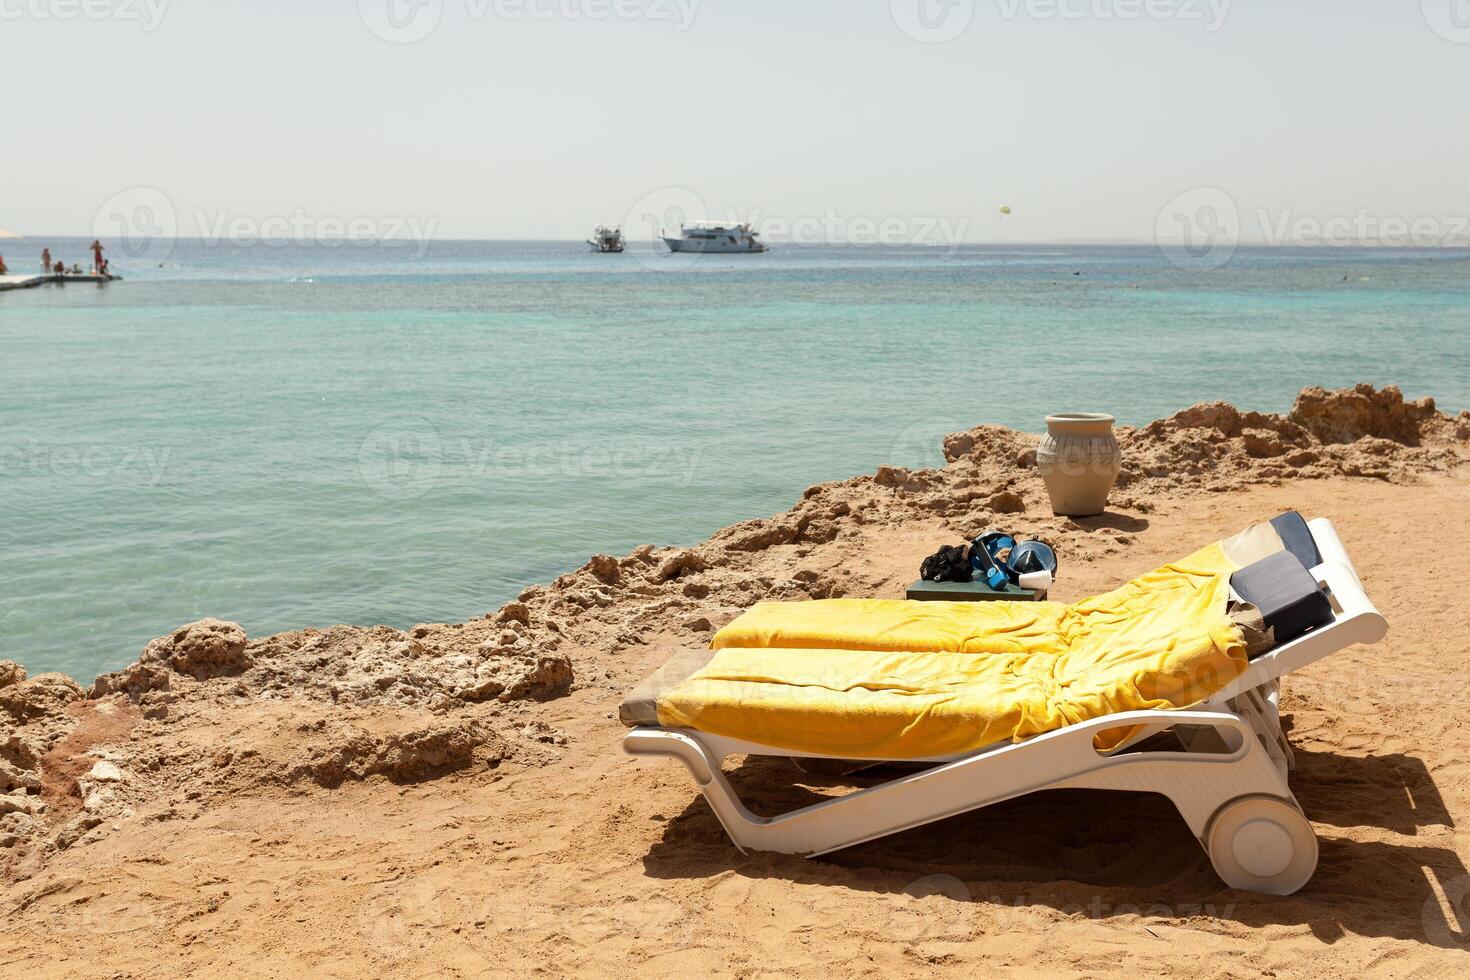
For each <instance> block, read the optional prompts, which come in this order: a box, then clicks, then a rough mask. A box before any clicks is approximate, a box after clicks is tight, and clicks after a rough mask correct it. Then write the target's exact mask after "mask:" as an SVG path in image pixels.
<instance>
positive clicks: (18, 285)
mask: <svg viewBox="0 0 1470 980" xmlns="http://www.w3.org/2000/svg"><path fill="white" fill-rule="evenodd" d="M121 278H122V276H113V275H101V274H99V273H96V272H76V273H73V272H63V273H62V274H61V275H56V274H55V273H51V274H48V275H42V276H18V275H8V276H0V292H4V291H5V290H7V289H31V288H33V287H35V286H40V285H43V284H45V283H48V282H55V283H68V282H112V281H113V280H114V279H121Z"/></svg>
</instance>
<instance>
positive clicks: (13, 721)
mask: <svg viewBox="0 0 1470 980" xmlns="http://www.w3.org/2000/svg"><path fill="white" fill-rule="evenodd" d="M7 663H8V662H7ZM11 666H13V665H11ZM3 676H5V677H7V678H9V683H6V684H4V685H3V686H0V847H13V846H15V845H16V844H19V843H21V842H22V841H26V840H29V839H32V838H34V837H35V836H37V835H38V834H40V833H41V832H42V830H43V826H42V824H41V822H40V821H41V817H42V815H43V814H44V813H45V812H46V808H47V807H46V803H45V802H44V801H43V800H42V798H41V792H42V787H43V783H44V780H45V777H46V772H45V767H44V766H43V764H42V760H43V758H44V757H45V756H46V754H47V753H48V752H50V751H51V750H52V749H53V748H54V747H55V746H56V745H57V744H58V743H60V742H61V741H62V740H63V739H65V738H66V737H67V735H69V734H71V732H72V730H73V729H74V728H76V725H77V721H76V718H75V717H74V716H73V715H72V713H71V711H70V710H69V709H70V708H71V706H72V705H73V704H74V703H76V702H77V701H80V700H81V699H82V698H83V697H84V696H85V695H84V694H83V692H82V689H81V687H79V686H78V685H77V684H76V682H75V681H73V680H72V679H71V678H69V677H64V676H62V675H61V674H41V675H39V676H37V677H33V678H31V679H29V680H26V679H25V672H24V671H22V670H20V669H19V668H16V669H14V670H6V671H3ZM17 678H19V679H17Z"/></svg>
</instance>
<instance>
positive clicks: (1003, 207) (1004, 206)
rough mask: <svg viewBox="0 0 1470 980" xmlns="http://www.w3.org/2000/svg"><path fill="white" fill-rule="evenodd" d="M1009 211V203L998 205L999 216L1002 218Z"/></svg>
mask: <svg viewBox="0 0 1470 980" xmlns="http://www.w3.org/2000/svg"><path fill="white" fill-rule="evenodd" d="M1010 213H1011V206H1010V205H1009V204H1002V205H1001V206H1000V216H1001V217H1002V218H1004V217H1005V216H1006V215H1008V214H1010Z"/></svg>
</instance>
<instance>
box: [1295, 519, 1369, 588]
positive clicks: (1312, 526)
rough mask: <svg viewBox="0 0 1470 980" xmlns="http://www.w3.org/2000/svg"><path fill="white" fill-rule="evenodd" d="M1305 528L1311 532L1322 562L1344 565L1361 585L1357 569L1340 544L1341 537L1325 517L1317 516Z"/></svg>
mask: <svg viewBox="0 0 1470 980" xmlns="http://www.w3.org/2000/svg"><path fill="white" fill-rule="evenodd" d="M1307 529H1308V530H1310V531H1311V532H1312V540H1313V541H1315V542H1316V543H1317V553H1318V554H1320V555H1321V556H1322V563H1323V564H1324V565H1325V564H1327V563H1329V562H1338V563H1340V564H1343V565H1346V566H1347V567H1348V571H1349V572H1351V573H1352V576H1353V578H1354V579H1357V580H1358V582H1359V584H1360V586H1361V581H1362V580H1361V579H1358V570H1357V568H1356V567H1354V565H1353V560H1352V559H1351V558H1349V557H1348V553H1347V549H1346V548H1344V547H1343V546H1342V539H1341V538H1339V537H1338V536H1337V528H1335V527H1333V526H1332V522H1331V521H1329V520H1328V519H1327V518H1325V517H1318V518H1315V519H1314V520H1310V521H1308V522H1307Z"/></svg>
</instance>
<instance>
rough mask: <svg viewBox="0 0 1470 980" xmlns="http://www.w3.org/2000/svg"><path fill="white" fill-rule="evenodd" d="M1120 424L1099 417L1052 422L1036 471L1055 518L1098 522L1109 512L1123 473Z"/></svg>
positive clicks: (1060, 417)
mask: <svg viewBox="0 0 1470 980" xmlns="http://www.w3.org/2000/svg"><path fill="white" fill-rule="evenodd" d="M1114 421H1115V420H1114V418H1113V417H1112V416H1111V415H1104V414H1101V413H1098V412H1059V413H1057V414H1056V415H1048V416H1047V417H1046V435H1044V436H1042V437H1041V445H1040V446H1039V447H1038V448H1037V450H1036V469H1037V470H1038V471H1040V473H1041V478H1042V479H1043V480H1045V481H1046V492H1047V494H1048V495H1049V496H1050V497H1051V509H1052V512H1053V513H1055V514H1059V515H1065V516H1067V517H1092V516H1094V515H1096V514H1101V513H1102V512H1103V511H1104V510H1106V509H1107V506H1108V493H1109V492H1110V491H1111V490H1112V489H1113V483H1114V482H1115V481H1116V480H1117V479H1118V472H1119V471H1120V470H1121V469H1122V468H1123V453H1122V451H1121V450H1120V449H1119V448H1118V440H1117V438H1116V437H1115V436H1114V435H1113V422H1114Z"/></svg>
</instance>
